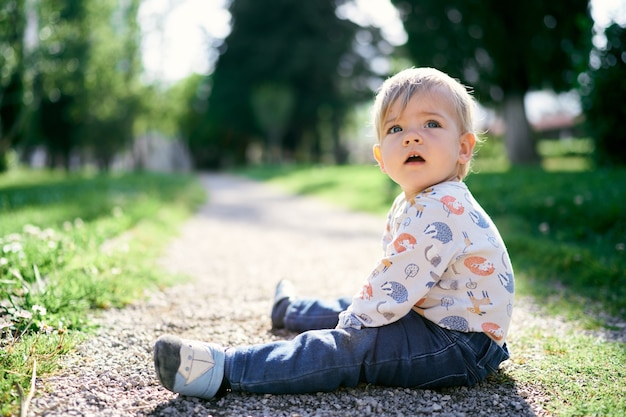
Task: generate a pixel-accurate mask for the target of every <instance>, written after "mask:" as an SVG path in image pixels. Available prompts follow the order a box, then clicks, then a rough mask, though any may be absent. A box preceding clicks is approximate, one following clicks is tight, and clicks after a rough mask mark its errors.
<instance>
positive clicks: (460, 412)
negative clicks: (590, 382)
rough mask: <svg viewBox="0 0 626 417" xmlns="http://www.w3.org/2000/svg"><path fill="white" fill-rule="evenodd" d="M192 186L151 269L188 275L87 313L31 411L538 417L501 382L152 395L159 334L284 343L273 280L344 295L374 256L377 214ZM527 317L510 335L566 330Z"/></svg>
mask: <svg viewBox="0 0 626 417" xmlns="http://www.w3.org/2000/svg"><path fill="white" fill-rule="evenodd" d="M201 180H202V181H203V183H204V184H205V185H206V187H207V189H208V190H209V194H210V197H209V203H208V204H207V205H205V206H204V207H203V208H202V209H201V210H200V211H199V212H198V213H197V215H196V216H194V217H192V218H191V219H190V220H189V221H188V222H187V223H186V224H185V225H184V226H183V227H182V229H181V233H180V235H179V236H177V237H176V238H175V239H173V241H172V243H171V245H170V246H169V247H168V250H167V251H166V253H165V254H164V257H163V259H162V260H161V262H160V267H163V268H166V269H167V270H169V271H171V272H174V273H180V274H184V275H189V276H192V277H194V279H193V280H192V281H191V282H187V283H182V284H180V285H177V286H174V287H172V288H168V289H166V290H164V291H162V292H159V293H156V294H152V295H151V297H150V299H149V300H148V301H147V302H144V303H140V304H137V305H133V306H130V307H128V308H125V309H123V310H109V311H106V312H103V313H101V314H100V315H99V316H97V317H95V318H94V319H95V320H96V322H97V323H99V324H100V325H101V327H100V330H99V331H98V334H97V335H96V336H95V337H93V338H91V339H90V340H88V341H87V342H85V343H83V344H82V345H80V346H79V347H78V349H77V351H76V352H75V353H73V354H71V355H69V356H68V357H66V358H65V359H64V362H63V369H62V370H61V372H59V373H58V374H56V375H54V376H50V377H47V378H45V380H43V381H38V385H37V395H36V397H35V399H33V401H32V403H31V405H30V410H29V415H30V416H41V415H45V416H92V415H93V416H144V415H146V416H147V415H150V416H190V415H196V416H303V417H304V416H430V415H437V416H450V417H451V416H457V417H462V416H534V415H540V416H544V415H548V414H547V413H545V411H543V409H542V403H543V400H544V398H545V397H544V396H543V395H542V393H541V392H540V391H539V390H538V389H536V388H534V387H531V386H519V385H518V384H516V383H515V381H511V380H509V379H508V378H507V377H506V375H500V376H498V377H494V378H490V379H488V380H487V381H486V382H484V383H482V384H479V385H477V386H475V387H472V388H471V389H468V388H455V389H446V390H442V391H431V390H412V389H392V388H382V387H374V386H365V385H363V386H360V387H358V388H354V389H341V390H338V391H336V392H333V393H317V394H310V395H282V396H279V395H252V394H245V393H232V394H229V395H228V396H226V397H224V398H222V399H219V400H211V401H203V400H198V399H195V398H188V397H182V396H178V395H177V394H173V393H171V392H169V391H167V390H165V389H164V388H162V387H161V386H160V385H159V383H158V381H157V379H156V375H155V373H154V370H153V365H152V346H153V343H154V340H155V339H156V338H157V337H158V336H159V335H161V334H163V333H174V334H177V335H179V336H181V337H186V338H196V339H202V340H207V341H212V342H217V343H221V344H223V345H240V344H251V343H258V342H265V341H271V340H277V339H284V338H290V337H293V334H289V333H287V332H284V331H271V330H270V321H269V317H268V315H269V310H270V304H271V299H272V296H273V291H274V287H275V284H276V282H277V281H278V280H279V279H282V278H289V279H291V280H292V281H293V282H294V284H295V286H296V288H298V290H299V291H300V293H301V294H306V295H310V296H318V297H337V296H341V295H350V294H352V293H354V291H355V288H358V287H359V286H360V284H361V282H362V281H363V280H364V279H365V278H366V277H367V276H368V274H369V272H370V267H371V266H373V265H374V263H375V261H376V259H377V258H378V256H379V254H380V236H381V233H382V229H381V228H382V227H383V224H384V222H383V219H381V218H380V217H375V216H371V215H366V214H359V213H350V212H348V211H345V210H342V209H338V208H336V207H332V206H330V205H328V204H326V203H324V202H320V201H318V200H312V199H305V198H302V197H293V196H289V195H286V194H284V193H282V192H279V191H277V190H275V189H273V188H270V187H268V186H265V185H261V184H258V183H254V182H251V181H246V180H242V179H240V178H235V177H230V176H226V175H204V176H202V178H201ZM533 311H536V307H535V306H534V305H533V304H532V303H531V302H530V301H529V300H525V299H518V301H517V305H516V309H515V313H514V318H513V320H514V322H513V325H512V328H511V331H510V332H511V334H512V335H515V334H516V332H529V331H537V328H539V329H542V328H543V329H546V328H549V329H554V328H561V329H564V328H565V327H564V324H563V323H561V322H551V321H547V320H545V319H543V318H540V317H539V315H537V314H533ZM551 320H556V319H551ZM522 323H523V325H522ZM513 344H514V343H513ZM512 353H513V355H515V352H514V351H513V352H512ZM512 362H514V357H513V360H512V361H507V362H505V363H504V364H503V366H504V367H506V366H515V365H513V364H512Z"/></svg>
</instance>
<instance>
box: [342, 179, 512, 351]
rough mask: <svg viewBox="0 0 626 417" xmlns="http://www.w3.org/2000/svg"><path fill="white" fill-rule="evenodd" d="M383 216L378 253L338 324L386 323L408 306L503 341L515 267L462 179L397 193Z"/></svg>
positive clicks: (452, 326)
mask: <svg viewBox="0 0 626 417" xmlns="http://www.w3.org/2000/svg"><path fill="white" fill-rule="evenodd" d="M401 197H403V196H401ZM387 219H388V223H387V227H386V231H385V233H384V235H383V246H384V252H383V256H382V257H381V259H380V260H379V262H378V264H377V265H376V266H375V268H374V269H373V271H372V273H371V274H370V276H369V277H368V279H367V281H366V282H365V283H364V285H363V288H362V289H361V291H359V292H358V293H357V294H356V295H355V296H354V297H353V300H352V304H351V305H350V307H348V309H347V310H346V311H344V312H342V313H341V314H340V319H339V325H338V326H339V327H352V328H357V329H359V328H361V327H378V326H384V325H386V324H389V323H392V322H394V321H396V320H399V319H400V318H402V317H403V316H405V315H406V314H408V313H409V312H410V311H411V310H414V311H417V312H418V313H419V314H422V315H424V316H425V317H426V318H428V319H429V320H431V321H434V322H435V323H437V324H439V325H440V326H442V327H445V328H450V329H453V330H459V331H484V332H486V333H487V334H489V335H490V336H491V337H492V338H494V339H495V340H497V341H498V342H502V340H503V338H504V335H505V334H506V331H507V329H508V323H509V321H510V315H511V309H512V299H513V297H512V296H513V285H514V284H513V272H512V268H511V265H510V261H509V259H508V254H507V252H506V248H505V247H504V243H503V242H502V239H501V238H500V236H499V234H498V231H497V229H496V228H495V226H494V225H493V223H492V222H491V221H490V219H489V218H488V217H487V215H486V214H485V213H484V211H483V210H482V208H480V206H479V205H478V203H477V202H476V201H475V200H474V199H473V197H472V196H471V194H470V193H469V190H468V189H467V188H466V186H465V184H463V183H456V182H448V183H443V184H440V185H438V186H435V187H433V188H431V189H429V190H426V191H424V192H422V193H421V194H419V195H418V196H416V198H415V199H414V200H411V201H406V200H404V198H400V197H399V198H398V199H396V201H395V203H394V204H393V206H392V208H391V211H390V214H389V216H388V217H387Z"/></svg>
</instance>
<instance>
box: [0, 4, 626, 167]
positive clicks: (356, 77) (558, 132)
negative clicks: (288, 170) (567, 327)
mask: <svg viewBox="0 0 626 417" xmlns="http://www.w3.org/2000/svg"><path fill="white" fill-rule="evenodd" d="M625 25H626V1H624V0H568V1H565V0H560V1H552V2H544V1H543V0H528V1H525V2H517V3H505V2H501V1H498V0H449V1H446V2H441V1H439V0H391V1H389V0H316V1H307V2H302V1H296V0H264V1H263V2H258V1H254V0H230V1H228V0H99V1H97V2H86V1H81V0H47V1H41V0H1V1H0V171H6V170H8V169H10V168H11V167H12V166H16V165H26V166H30V167H36V168H37V167H49V168H58V169H62V170H67V171H73V170H81V169H84V168H93V169H96V170H99V171H110V170H151V171H193V170H206V169H225V168H232V167H238V166H250V165H260V164H272V165H280V164H294V163H295V164H311V163H312V164H315V163H324V164H357V163H368V164H371V163H372V159H371V157H370V149H371V145H372V143H373V142H374V140H375V138H374V134H373V130H372V126H370V124H369V123H370V122H369V106H370V105H371V102H372V98H373V96H374V94H375V91H376V89H377V88H378V86H379V85H380V84H381V83H382V81H383V80H384V79H385V78H386V77H388V76H390V75H392V74H393V73H395V72H397V71H399V70H401V69H403V68H406V67H410V66H433V67H436V68H438V69H441V70H443V71H445V72H447V73H449V74H450V75H451V76H453V77H455V78H458V79H459V80H461V82H463V83H464V84H466V85H469V86H471V87H472V88H473V89H474V94H475V96H476V98H477V100H478V102H479V103H480V108H481V120H480V122H481V126H480V128H481V129H482V130H483V131H485V132H486V135H487V136H488V137H489V139H490V140H489V141H488V145H485V150H484V153H485V154H486V155H487V156H491V157H492V161H493V164H483V165H482V166H481V169H483V170H485V169H487V170H489V169H490V166H491V165H493V169H496V167H497V169H502V168H504V169H506V168H507V167H510V166H518V165H541V164H542V163H543V164H545V161H543V159H545V155H546V154H549V149H551V148H550V147H551V144H555V143H558V144H560V145H561V147H560V148H559V149H563V148H566V149H568V152H571V153H574V154H577V155H580V164H579V166H578V168H583V169H589V168H593V167H596V166H619V165H624V164H626V147H625V146H623V145H622V143H623V142H624V141H625V140H626V137H625V136H626V133H625V130H624V129H623V128H621V122H622V121H623V120H626V106H624V105H623V98H624V97H625V96H626V77H625V75H626V71H625V69H626V34H625V31H624V26H625ZM546 149H547V151H546Z"/></svg>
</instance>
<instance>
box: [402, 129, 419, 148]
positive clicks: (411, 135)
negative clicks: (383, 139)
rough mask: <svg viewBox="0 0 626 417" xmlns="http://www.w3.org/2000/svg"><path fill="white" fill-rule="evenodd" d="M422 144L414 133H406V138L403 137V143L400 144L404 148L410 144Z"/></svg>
mask: <svg viewBox="0 0 626 417" xmlns="http://www.w3.org/2000/svg"><path fill="white" fill-rule="evenodd" d="M421 142H422V138H420V136H419V135H418V134H417V133H415V132H407V134H406V136H405V137H404V141H403V142H402V143H403V144H404V146H409V145H410V144H411V143H418V144H419V143H421Z"/></svg>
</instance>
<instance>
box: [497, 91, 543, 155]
mask: <svg viewBox="0 0 626 417" xmlns="http://www.w3.org/2000/svg"><path fill="white" fill-rule="evenodd" d="M502 116H503V117H504V123H505V125H506V133H505V140H504V142H505V145H506V154H507V157H508V158H509V162H511V164H512V165H536V164H539V162H540V158H539V154H538V153H537V149H536V146H535V140H534V137H533V132H532V130H531V129H530V124H529V123H528V119H527V117H526V109H525V108H524V95H523V94H510V95H508V96H507V97H505V99H504V106H503V114H502Z"/></svg>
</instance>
